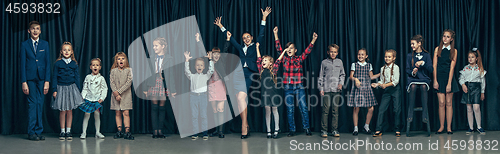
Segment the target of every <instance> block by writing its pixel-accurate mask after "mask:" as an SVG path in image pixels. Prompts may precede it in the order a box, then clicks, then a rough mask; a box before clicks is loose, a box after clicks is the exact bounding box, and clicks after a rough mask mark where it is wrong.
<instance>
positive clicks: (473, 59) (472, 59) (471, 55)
mask: <svg viewBox="0 0 500 154" xmlns="http://www.w3.org/2000/svg"><path fill="white" fill-rule="evenodd" d="M467 60H468V61H469V64H471V65H475V64H476V61H477V57H476V55H475V54H474V53H469V56H468V58H467Z"/></svg>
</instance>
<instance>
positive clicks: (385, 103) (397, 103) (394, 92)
mask: <svg viewBox="0 0 500 154" xmlns="http://www.w3.org/2000/svg"><path fill="white" fill-rule="evenodd" d="M400 97H401V94H400V88H399V85H397V86H396V87H393V86H391V87H387V88H385V91H384V94H383V95H382V101H381V102H380V106H379V111H378V118H377V128H376V130H377V131H382V124H383V122H384V114H385V111H387V109H388V108H389V105H390V104H391V100H392V104H393V112H394V125H395V126H394V130H395V131H397V132H400V131H401V128H402V127H401V117H402V114H401V100H400Z"/></svg>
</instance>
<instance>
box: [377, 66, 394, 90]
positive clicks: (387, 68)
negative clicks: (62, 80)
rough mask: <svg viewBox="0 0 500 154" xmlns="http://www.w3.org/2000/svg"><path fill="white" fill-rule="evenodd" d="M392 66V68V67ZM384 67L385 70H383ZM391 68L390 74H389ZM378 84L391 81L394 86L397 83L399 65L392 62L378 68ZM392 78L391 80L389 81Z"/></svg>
mask: <svg viewBox="0 0 500 154" xmlns="http://www.w3.org/2000/svg"><path fill="white" fill-rule="evenodd" d="M392 67H394V69H393V68H392ZM384 69H385V71H384ZM391 69H392V75H391ZM380 73H381V74H380V81H379V82H378V83H380V84H387V83H392V84H393V85H394V87H395V86H396V85H398V83H399V66H398V65H396V64H394V63H392V64H391V65H385V66H383V67H381V68H380ZM391 80H392V82H391Z"/></svg>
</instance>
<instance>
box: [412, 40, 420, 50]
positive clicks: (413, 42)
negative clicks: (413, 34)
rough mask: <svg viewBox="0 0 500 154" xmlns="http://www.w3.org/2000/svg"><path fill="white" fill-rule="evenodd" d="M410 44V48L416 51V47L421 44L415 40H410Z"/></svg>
mask: <svg viewBox="0 0 500 154" xmlns="http://www.w3.org/2000/svg"><path fill="white" fill-rule="evenodd" d="M410 44H411V49H413V51H417V50H418V48H420V46H421V45H422V42H417V40H411V41H410Z"/></svg>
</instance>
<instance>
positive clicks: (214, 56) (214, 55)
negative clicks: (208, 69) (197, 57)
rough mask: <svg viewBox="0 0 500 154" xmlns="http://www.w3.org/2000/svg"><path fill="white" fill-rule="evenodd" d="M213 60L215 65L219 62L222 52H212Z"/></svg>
mask: <svg viewBox="0 0 500 154" xmlns="http://www.w3.org/2000/svg"><path fill="white" fill-rule="evenodd" d="M212 59H213V60H214V63H216V62H218V61H219V59H220V51H212Z"/></svg>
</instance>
